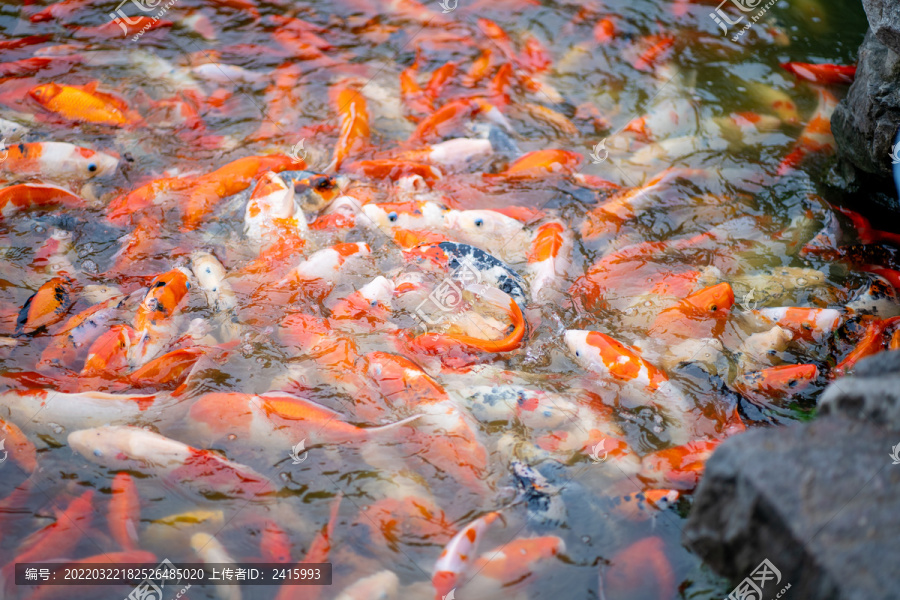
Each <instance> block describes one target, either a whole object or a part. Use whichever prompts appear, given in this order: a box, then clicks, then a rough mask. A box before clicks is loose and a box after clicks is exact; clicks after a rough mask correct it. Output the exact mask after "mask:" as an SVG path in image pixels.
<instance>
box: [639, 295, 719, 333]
mask: <svg viewBox="0 0 900 600" xmlns="http://www.w3.org/2000/svg"><path fill="white" fill-rule="evenodd" d="M732 306H734V291H733V290H732V289H731V285H729V284H728V283H720V284H717V285H714V286H711V287H708V288H704V289H702V290H700V291H697V292H694V293H693V294H690V295H689V296H687V297H686V298H684V299H682V300H680V301H679V302H678V303H677V304H676V305H675V306H672V307H669V308H667V309H665V310H663V311H662V312H661V313H660V314H659V316H657V317H656V320H654V322H653V324H652V325H651V326H650V329H649V330H648V333H649V334H650V335H651V336H652V337H654V338H657V339H672V338H710V337H717V336H720V335H721V334H722V332H723V330H724V327H725V318H726V317H727V316H728V314H729V312H730V311H731V307H732Z"/></svg>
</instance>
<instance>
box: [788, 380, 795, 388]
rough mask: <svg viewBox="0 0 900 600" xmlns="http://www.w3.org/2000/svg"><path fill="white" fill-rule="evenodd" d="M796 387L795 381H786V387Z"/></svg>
mask: <svg viewBox="0 0 900 600" xmlns="http://www.w3.org/2000/svg"><path fill="white" fill-rule="evenodd" d="M796 385H797V380H796V379H791V380H790V381H788V387H796Z"/></svg>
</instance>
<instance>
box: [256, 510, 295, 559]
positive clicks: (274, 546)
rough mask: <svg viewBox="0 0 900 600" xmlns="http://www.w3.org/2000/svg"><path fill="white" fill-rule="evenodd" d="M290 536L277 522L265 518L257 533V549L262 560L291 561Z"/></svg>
mask: <svg viewBox="0 0 900 600" xmlns="http://www.w3.org/2000/svg"><path fill="white" fill-rule="evenodd" d="M291 546H292V544H291V538H290V537H289V536H288V534H287V533H285V531H284V530H283V529H282V528H281V527H279V526H278V524H277V523H275V522H274V521H272V520H270V519H266V520H265V523H264V525H263V527H262V531H261V532H260V535H259V551H260V554H261V555H262V559H263V561H264V562H270V563H280V564H286V563H289V562H291Z"/></svg>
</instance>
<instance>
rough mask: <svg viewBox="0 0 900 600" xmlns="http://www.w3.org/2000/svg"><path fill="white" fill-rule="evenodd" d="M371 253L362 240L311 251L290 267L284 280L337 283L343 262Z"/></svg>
mask: <svg viewBox="0 0 900 600" xmlns="http://www.w3.org/2000/svg"><path fill="white" fill-rule="evenodd" d="M371 253H372V249H371V248H369V245H368V244H366V243H364V242H353V243H349V244H335V245H334V246H332V247H331V248H324V249H322V250H319V251H318V252H315V253H313V254H312V255H311V256H310V257H309V258H308V259H306V260H304V261H303V262H301V263H300V264H299V265H297V266H296V267H294V268H293V269H291V271H290V272H289V273H288V274H287V276H286V277H285V278H284V281H288V282H290V281H298V282H315V281H321V282H325V283H328V284H331V285H333V284H335V283H337V279H338V277H339V275H340V272H341V270H342V269H343V268H344V264H345V263H347V261H348V260H350V259H351V258H360V257H363V256H366V255H369V254H371Z"/></svg>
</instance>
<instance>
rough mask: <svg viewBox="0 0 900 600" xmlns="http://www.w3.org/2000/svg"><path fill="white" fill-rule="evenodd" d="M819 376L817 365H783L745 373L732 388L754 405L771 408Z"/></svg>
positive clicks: (733, 383)
mask: <svg viewBox="0 0 900 600" xmlns="http://www.w3.org/2000/svg"><path fill="white" fill-rule="evenodd" d="M818 376H819V369H818V368H817V367H816V365H781V366H778V367H772V368H769V369H763V370H761V371H753V372H751V373H744V374H743V375H740V376H738V377H737V378H735V380H734V381H733V382H732V384H731V387H732V388H734V389H735V391H737V392H738V393H739V394H741V395H742V396H743V397H744V398H746V399H747V400H749V401H751V402H753V403H754V404H759V405H761V406H770V405H772V404H773V403H777V402H783V401H784V400H785V399H790V398H791V396H793V395H794V394H797V393H799V392H801V391H803V389H804V388H805V387H807V386H808V385H809V384H810V383H812V382H813V381H814V380H815V379H816V378H817V377H818Z"/></svg>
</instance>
